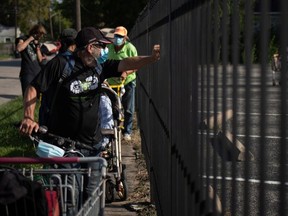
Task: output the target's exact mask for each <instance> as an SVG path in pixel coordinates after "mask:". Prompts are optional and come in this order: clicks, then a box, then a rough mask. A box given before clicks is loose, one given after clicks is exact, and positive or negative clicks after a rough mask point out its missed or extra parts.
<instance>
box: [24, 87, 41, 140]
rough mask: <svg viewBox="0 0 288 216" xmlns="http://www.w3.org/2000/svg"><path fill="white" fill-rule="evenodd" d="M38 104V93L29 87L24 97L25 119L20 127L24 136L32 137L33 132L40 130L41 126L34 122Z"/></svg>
mask: <svg viewBox="0 0 288 216" xmlns="http://www.w3.org/2000/svg"><path fill="white" fill-rule="evenodd" d="M36 102H37V91H36V89H35V88H34V87H33V86H31V85H29V86H28V87H27V89H26V91H25V95H24V102H23V105H24V117H23V120H22V122H21V125H20V132H21V133H22V134H26V135H30V134H31V133H32V132H33V131H36V132H37V130H38V128H39V125H38V123H37V122H35V121H34V113H35V106H36Z"/></svg>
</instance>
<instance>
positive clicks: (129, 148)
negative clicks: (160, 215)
mask: <svg viewBox="0 0 288 216" xmlns="http://www.w3.org/2000/svg"><path fill="white" fill-rule="evenodd" d="M140 146H141V139H140V135H139V131H137V130H136V129H135V130H134V131H133V135H132V140H131V141H129V142H125V141H122V160H123V164H125V165H126V177H127V184H128V199H127V200H126V201H122V202H120V201H117V200H116V201H115V202H112V203H109V204H106V206H105V211H104V215H105V216H117V215H119V216H120V215H121V216H145V215H147V216H148V215H150V216H153V215H156V212H155V208H154V206H153V205H151V204H150V203H149V200H150V197H149V195H150V187H149V178H148V174H147V170H146V165H145V161H144V159H143V156H142V155H141V154H139V150H140V148H141V147H140ZM136 153H137V155H140V156H139V157H137V158H136Z"/></svg>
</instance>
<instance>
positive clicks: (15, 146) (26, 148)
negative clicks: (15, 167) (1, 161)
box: [0, 97, 35, 157]
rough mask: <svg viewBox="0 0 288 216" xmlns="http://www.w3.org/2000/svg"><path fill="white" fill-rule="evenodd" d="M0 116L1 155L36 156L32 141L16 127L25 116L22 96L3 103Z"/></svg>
mask: <svg viewBox="0 0 288 216" xmlns="http://www.w3.org/2000/svg"><path fill="white" fill-rule="evenodd" d="M0 116H1V119H0V156H7V157H8V156H9V157H12V156H14V157H15V156H26V157H29V156H35V149H34V147H33V143H32V141H31V140H30V139H29V138H28V137H24V136H22V135H20V133H19V130H18V128H17V127H16V126H17V124H18V123H19V122H20V121H21V119H22V117H23V105H22V97H18V98H16V99H15V100H12V101H10V102H8V103H6V104H3V105H1V106H0Z"/></svg>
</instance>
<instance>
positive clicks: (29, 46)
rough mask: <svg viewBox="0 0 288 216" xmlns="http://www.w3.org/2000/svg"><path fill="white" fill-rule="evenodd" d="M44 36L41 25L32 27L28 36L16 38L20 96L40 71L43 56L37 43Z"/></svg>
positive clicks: (44, 32)
mask: <svg viewBox="0 0 288 216" xmlns="http://www.w3.org/2000/svg"><path fill="white" fill-rule="evenodd" d="M45 34H46V29H45V27H44V26H43V25H41V24H36V25H34V26H33V27H32V28H31V29H30V31H29V35H24V36H21V37H19V38H16V40H15V44H16V51H17V52H19V53H20V54H21V70H20V74H19V77H20V82H21V89H22V96H24V92H25V90H26V88H27V86H28V85H29V84H30V82H31V81H32V80H33V78H34V77H35V76H36V75H37V74H38V73H39V71H40V70H41V62H42V61H43V60H44V56H43V55H42V53H41V50H40V43H39V41H40V40H41V39H42V38H43V36H44V35H45Z"/></svg>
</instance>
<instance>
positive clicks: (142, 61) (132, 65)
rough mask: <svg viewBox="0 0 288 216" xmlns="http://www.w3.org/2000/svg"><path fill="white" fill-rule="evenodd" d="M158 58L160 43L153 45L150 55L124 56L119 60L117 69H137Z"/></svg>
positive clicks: (121, 70) (120, 70)
mask: <svg viewBox="0 0 288 216" xmlns="http://www.w3.org/2000/svg"><path fill="white" fill-rule="evenodd" d="M159 59H160V45H159V44H157V45H154V47H153V50H152V55H150V56H134V57H129V58H125V59H123V60H121V61H120V63H119V65H118V71H119V72H123V71H128V70H137V69H140V68H142V67H144V66H145V65H148V64H152V63H154V62H156V61H158V60H159Z"/></svg>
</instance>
